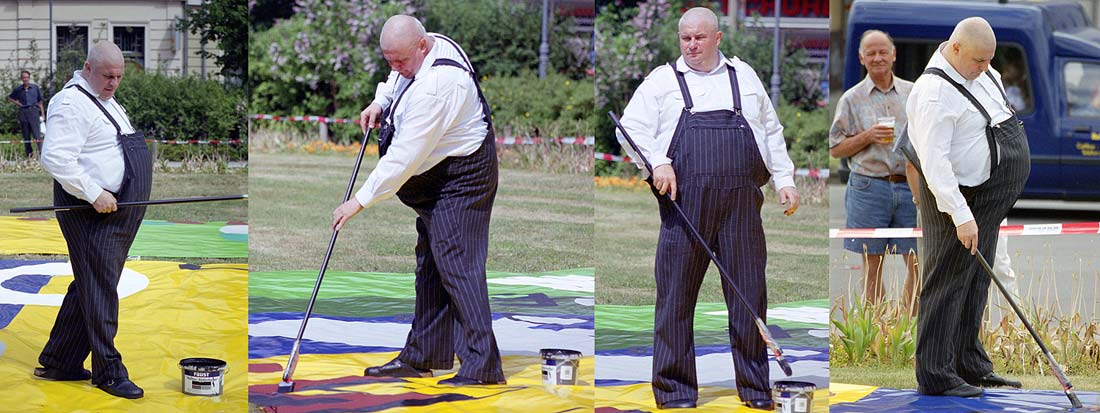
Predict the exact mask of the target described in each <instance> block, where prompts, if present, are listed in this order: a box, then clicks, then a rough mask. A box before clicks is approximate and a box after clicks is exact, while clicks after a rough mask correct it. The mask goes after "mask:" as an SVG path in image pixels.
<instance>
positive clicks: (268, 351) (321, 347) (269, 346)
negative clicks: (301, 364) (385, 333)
mask: <svg viewBox="0 0 1100 413" xmlns="http://www.w3.org/2000/svg"><path fill="white" fill-rule="evenodd" d="M292 347H294V339H293V338H291V337H253V336H248V358H249V359H259V358H267V357H276V356H285V355H287V354H290V350H291V348H292ZM391 351H401V348H400V347H379V346H354V345H350V344H344V343H330V342H327V341H313V340H309V339H304V338H303V339H302V347H301V352H302V354H345V353H384V352H391Z"/></svg>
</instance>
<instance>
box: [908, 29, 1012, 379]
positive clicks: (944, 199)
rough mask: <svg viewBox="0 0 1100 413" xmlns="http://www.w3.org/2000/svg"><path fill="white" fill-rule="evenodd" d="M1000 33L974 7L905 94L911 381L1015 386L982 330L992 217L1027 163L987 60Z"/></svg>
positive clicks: (1001, 210) (1007, 201) (1004, 206)
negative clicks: (916, 182)
mask: <svg viewBox="0 0 1100 413" xmlns="http://www.w3.org/2000/svg"><path fill="white" fill-rule="evenodd" d="M996 47H997V40H996V37H995V36H994V34H993V29H992V28H991V27H990V26H989V23H988V22H987V21H985V19H982V18H980V17H971V18H968V19H965V20H963V21H961V22H959V24H958V25H957V26H955V30H954V32H952V33H951V38H950V39H949V40H948V41H947V42H944V43H943V44H941V45H940V47H939V48H938V49H937V50H936V52H935V53H934V54H933V55H932V58H931V60H930V61H929V62H928V66H927V67H926V69H925V71H924V74H923V75H921V77H920V78H918V79H917V81H916V82H915V84H914V86H913V90H912V91H911V92H910V94H909V100H908V102H907V103H906V114H907V115H908V116H909V129H908V132H909V137H910V138H911V139H912V144H913V147H914V149H915V150H916V154H917V157H918V158H919V161H920V163H921V168H922V171H923V173H924V178H925V179H924V180H922V181H921V188H920V201H921V202H920V205H919V207H920V211H921V221H922V222H921V223H922V224H923V229H924V245H923V246H922V247H923V249H922V251H921V253H922V257H921V258H922V260H921V261H922V262H923V265H924V271H923V274H924V280H923V282H924V285H923V288H922V291H921V294H920V307H919V310H918V316H917V320H918V321H917V353H916V376H917V384H918V387H917V391H919V392H920V393H922V394H926V395H943V396H962V397H977V396H980V395H981V394H982V390H981V388H980V387H1001V386H1007V387H1020V383H1019V382H1017V381H1014V380H1009V379H1006V378H1003V377H1000V376H998V375H996V374H994V373H993V364H992V363H991V362H990V360H989V356H988V355H987V354H986V352H985V349H984V348H983V346H982V342H981V340H980V338H979V330H980V328H981V323H982V313H983V312H984V311H985V306H986V301H987V297H988V292H989V284H990V281H991V280H990V278H989V276H988V275H986V274H984V273H983V272H982V269H981V267H980V266H979V264H978V261H977V259H976V258H975V257H974V256H973V255H974V254H975V253H976V252H978V251H981V253H982V255H984V256H986V257H991V256H993V254H994V251H995V250H996V247H997V237H998V233H999V229H1000V227H999V225H998V224H999V223H1000V222H1001V221H1002V220H1003V219H1004V218H1005V216H1007V215H1008V212H1009V210H1010V209H1011V208H1012V205H1013V204H1015V202H1016V199H1017V197H1019V195H1020V193H1021V192H1022V191H1023V187H1024V183H1025V182H1026V181H1027V177H1028V174H1029V173H1030V168H1031V166H1030V157H1029V152H1028V145H1027V136H1026V135H1025V133H1024V129H1023V125H1022V123H1021V122H1020V120H1019V119H1017V118H1016V114H1015V112H1014V111H1013V109H1012V107H1011V105H1010V104H1009V102H1008V97H1007V96H1006V94H1005V92H1004V89H1003V87H1002V86H1001V81H1000V79H999V78H1000V74H999V73H997V71H996V70H994V69H993V68H991V67H989V62H990V61H991V60H992V59H993V55H994V52H995V51H996Z"/></svg>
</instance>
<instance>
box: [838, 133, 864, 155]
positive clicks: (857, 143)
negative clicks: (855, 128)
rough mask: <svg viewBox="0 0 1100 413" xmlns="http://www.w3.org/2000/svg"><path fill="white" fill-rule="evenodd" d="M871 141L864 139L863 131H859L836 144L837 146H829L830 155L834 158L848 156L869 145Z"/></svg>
mask: <svg viewBox="0 0 1100 413" xmlns="http://www.w3.org/2000/svg"><path fill="white" fill-rule="evenodd" d="M869 144H870V143H869V142H867V141H866V140H864V139H863V133H858V134H855V135H852V136H849V137H847V138H845V139H844V140H842V141H840V143H838V144H836V146H834V147H832V148H829V156H832V157H834V158H848V157H851V156H852V155H855V154H857V153H859V152H860V151H862V150H863V149H864V148H866V147H867V145H869Z"/></svg>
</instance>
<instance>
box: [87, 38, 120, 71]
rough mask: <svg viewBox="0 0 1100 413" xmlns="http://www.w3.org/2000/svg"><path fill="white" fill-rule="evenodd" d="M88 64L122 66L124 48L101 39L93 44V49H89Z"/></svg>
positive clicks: (94, 65)
mask: <svg viewBox="0 0 1100 413" xmlns="http://www.w3.org/2000/svg"><path fill="white" fill-rule="evenodd" d="M87 62H88V64H90V65H92V67H99V66H101V65H109V66H110V65H117V66H121V65H122V63H123V60H122V49H119V48H118V45H116V44H114V43H113V42H108V41H106V40H100V41H98V42H95V44H94V45H92V49H91V50H89V51H88V60H87Z"/></svg>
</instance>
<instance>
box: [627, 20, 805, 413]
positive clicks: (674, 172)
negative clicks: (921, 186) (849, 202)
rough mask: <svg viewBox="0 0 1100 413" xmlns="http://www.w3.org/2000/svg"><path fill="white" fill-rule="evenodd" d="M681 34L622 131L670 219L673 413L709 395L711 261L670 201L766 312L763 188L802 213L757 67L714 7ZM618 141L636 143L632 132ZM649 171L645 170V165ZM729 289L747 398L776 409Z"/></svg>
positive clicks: (662, 322) (657, 363)
mask: <svg viewBox="0 0 1100 413" xmlns="http://www.w3.org/2000/svg"><path fill="white" fill-rule="evenodd" d="M678 33H679V39H680V52H681V56H680V58H679V59H677V60H676V63H674V64H673V63H669V64H668V65H664V66H660V67H658V68H656V69H654V70H653V71H652V72H650V74H649V76H647V77H646V79H645V81H643V82H642V84H641V85H640V86H638V89H637V90H636V91H635V92H634V96H633V97H631V99H630V102H629V103H628V104H627V106H626V109H625V110H624V112H623V117H622V124H623V127H624V128H625V129H626V130H627V133H629V134H630V136H631V137H633V138H634V140H635V143H636V144H637V145H638V149H639V150H640V151H642V152H644V153H643V155H645V157H646V158H647V159H649V160H650V162H651V163H652V165H653V167H654V170H653V177H652V178H653V179H652V186H653V192H654V195H655V196H656V197H657V203H658V206H659V209H660V215H661V233H660V236H659V237H658V241H657V258H656V265H655V271H654V272H655V278H656V284H657V301H656V308H655V314H654V330H653V383H652V387H653V396H654V399H655V400H656V402H657V405H658V407H660V408H662V409H670V408H690V407H695V405H696V399H698V397H699V385H698V378H697V377H696V370H695V343H694V339H693V332H692V321H693V316H694V314H695V302H696V300H697V299H698V297H699V288H700V286H701V285H702V282H703V276H704V274H705V273H706V270H707V266H708V265H709V263H710V262H709V261H710V260H709V257H708V255H707V254H706V251H705V250H704V249H703V247H702V246H700V245H698V244H697V243H696V241H695V239H694V238H693V237H692V236H691V235H689V234H688V231H689V230H688V228H687V224H686V223H685V222H683V221H682V220H681V218H680V217H679V216H678V215H677V214H676V212H675V210H674V209H673V206H672V205H671V204H670V202H678V203H679V204H680V206H681V207H682V208H683V209H684V212H685V213H686V214H687V216H688V217H689V219H690V220H691V221H692V224H694V225H695V226H696V228H698V229H699V231H700V233H701V234H702V236H703V237H704V238H705V239H706V240H707V243H708V244H709V245H710V246H712V247H715V249H716V253H717V255H718V256H719V257H721V258H720V259H721V260H722V264H723V265H725V266H726V269H727V270H728V272H729V273H730V275H731V276H732V277H733V278H734V279H735V281H736V287H737V288H738V289H740V291H741V293H743V294H744V296H745V298H746V299H747V300H748V302H749V304H750V305H751V306H752V307H753V308H754V309H755V310H756V312H757V314H759V315H760V316H761V317H765V316H766V314H765V313H766V310H767V305H768V302H767V301H768V300H767V288H766V285H765V280H764V269H765V265H766V264H767V253H768V251H767V248H766V245H765V240H764V228H763V226H762V223H761V220H760V207H761V205H762V204H763V202H764V194H763V192H762V191H761V190H760V187H761V186H763V185H765V184H767V183H768V182H769V181H771V182H772V183H773V184H774V185H775V188H776V190H778V192H779V201H780V203H783V204H787V205H789V208H788V209H787V210H786V213H787V215H790V214H792V213H794V212H795V210H797V209H798V192H797V191H796V190H795V187H794V164H793V163H792V162H791V159H790V157H789V156H788V155H787V147H786V143H785V142H784V140H783V126H782V125H780V124H779V119H778V117H777V116H776V114H775V110H774V108H773V107H772V102H771V100H770V99H769V98H768V93H767V91H766V90H765V89H764V85H763V84H762V83H761V82H760V79H759V78H757V76H756V72H755V71H753V69H752V68H751V67H749V65H748V64H746V63H745V62H743V61H741V60H740V59H738V58H736V57H733V58H726V57H725V56H724V55H723V54H722V53H721V52H720V51H719V50H718V45H719V43H720V42H721V40H722V32H721V31H720V30H719V28H718V18H717V17H716V16H715V15H714V13H713V12H711V11H710V10H709V9H706V8H693V9H690V10H688V11H687V12H685V13H684V15H683V17H681V18H680V22H679V26H678ZM619 141H620V142H621V143H623V147H624V148H628V147H629V145H627V144H625V140H624V138H623V137H622V136H619ZM631 157H632V158H634V159H636V160H637V159H639V158H638V156H636V155H635V154H631ZM639 168H644V166H642V165H641V164H640V163H639ZM643 170H644V169H643ZM665 194H668V195H669V196H670V197H671V198H672V200H673V201H669V200H668V199H666V198H665ZM722 290H723V292H724V293H725V299H726V307H727V309H728V312H729V325H730V332H729V337H730V343H731V344H732V350H733V364H734V372H735V373H736V378H737V392H738V396H739V397H740V398H741V400H742V401H743V402H744V403H745V404H746V405H748V406H749V407H752V408H757V409H764V410H771V409H772V408H773V403H772V400H771V391H770V388H771V386H770V383H769V380H768V377H769V374H768V356H767V353H766V349H765V344H764V342H763V341H761V339H760V336H759V335H758V334H757V332H756V326H755V324H754V322H753V318H752V316H750V315H749V313H748V312H747V311H745V310H744V309H743V308H742V307H741V306H740V304H737V301H738V299H737V298H736V295H734V292H733V290H732V286H731V285H730V284H729V283H728V282H727V281H726V280H725V279H723V280H722Z"/></svg>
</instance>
